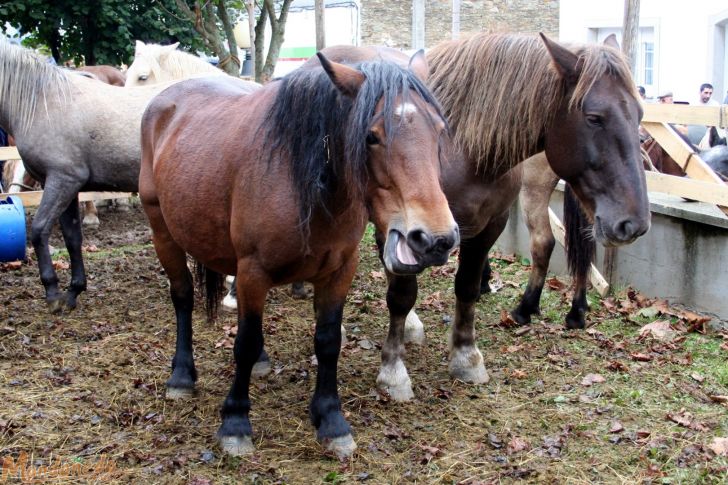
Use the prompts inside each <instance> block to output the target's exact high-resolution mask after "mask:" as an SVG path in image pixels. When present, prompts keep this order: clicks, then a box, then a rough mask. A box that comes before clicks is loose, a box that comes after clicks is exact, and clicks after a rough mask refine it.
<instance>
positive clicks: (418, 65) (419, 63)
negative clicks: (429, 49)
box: [409, 49, 430, 82]
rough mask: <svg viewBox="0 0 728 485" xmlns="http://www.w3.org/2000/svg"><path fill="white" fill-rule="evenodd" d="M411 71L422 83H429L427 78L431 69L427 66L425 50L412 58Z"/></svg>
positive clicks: (410, 62)
mask: <svg viewBox="0 0 728 485" xmlns="http://www.w3.org/2000/svg"><path fill="white" fill-rule="evenodd" d="M409 70H410V71H412V72H413V73H414V74H415V76H417V77H418V78H420V80H421V81H423V82H427V78H428V77H429V76H430V68H429V67H428V66H427V59H426V58H425V50H424V49H420V50H418V51H417V52H415V53H414V55H413V56H412V57H411V58H410V61H409Z"/></svg>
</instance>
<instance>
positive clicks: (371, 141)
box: [367, 131, 379, 145]
mask: <svg viewBox="0 0 728 485" xmlns="http://www.w3.org/2000/svg"><path fill="white" fill-rule="evenodd" d="M367 145H379V137H378V136H377V135H376V134H375V133H374V132H373V131H370V132H369V134H368V135H367Z"/></svg>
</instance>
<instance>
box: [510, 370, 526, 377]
mask: <svg viewBox="0 0 728 485" xmlns="http://www.w3.org/2000/svg"><path fill="white" fill-rule="evenodd" d="M511 377H512V378H514V379H525V378H526V377H528V374H526V372H525V371H522V370H521V369H515V370H514V371H513V372H511Z"/></svg>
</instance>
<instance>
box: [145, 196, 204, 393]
mask: <svg viewBox="0 0 728 485" xmlns="http://www.w3.org/2000/svg"><path fill="white" fill-rule="evenodd" d="M140 194H141V192H140ZM142 203H143V204H144V211H145V212H146V214H147V217H148V219H149V224H150V226H151V227H152V242H153V244H154V249H155V251H156V252H157V257H158V258H159V262H160V263H161V265H162V267H163V268H164V271H165V273H166V274H167V278H168V279H169V286H170V296H171V299H172V305H173V306H174V313H175V318H176V321H177V339H176V342H175V352H174V357H173V358H172V375H171V376H170V378H169V380H167V385H166V397H167V398H169V399H178V398H186V397H191V396H192V395H193V394H194V390H195V382H196V381H197V370H196V369H195V362H194V357H193V353H192V309H193V306H194V286H193V280H192V273H190V270H189V268H188V267H187V255H186V253H185V251H184V250H183V249H182V248H181V247H180V246H179V245H178V244H177V243H176V242H175V241H174V239H173V238H172V235H171V234H170V232H169V229H168V228H167V224H166V223H165V221H164V216H163V215H162V212H161V210H160V208H159V205H158V202H157V201H156V198H151V197H144V196H142Z"/></svg>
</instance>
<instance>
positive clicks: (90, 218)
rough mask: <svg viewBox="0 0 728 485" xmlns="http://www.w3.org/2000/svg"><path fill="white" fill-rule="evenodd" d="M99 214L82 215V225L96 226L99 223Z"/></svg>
mask: <svg viewBox="0 0 728 485" xmlns="http://www.w3.org/2000/svg"><path fill="white" fill-rule="evenodd" d="M99 223H100V222H99V216H97V215H96V214H89V215H87V216H83V225H84V226H98V225H99Z"/></svg>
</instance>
